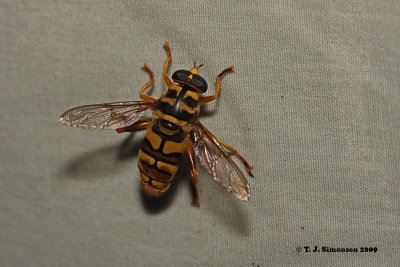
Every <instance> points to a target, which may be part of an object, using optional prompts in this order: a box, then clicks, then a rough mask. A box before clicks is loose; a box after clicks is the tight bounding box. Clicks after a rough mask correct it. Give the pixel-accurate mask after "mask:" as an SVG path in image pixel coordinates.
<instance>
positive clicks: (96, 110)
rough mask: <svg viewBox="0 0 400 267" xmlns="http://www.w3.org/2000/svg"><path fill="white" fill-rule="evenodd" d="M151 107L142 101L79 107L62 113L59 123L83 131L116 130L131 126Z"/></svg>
mask: <svg viewBox="0 0 400 267" xmlns="http://www.w3.org/2000/svg"><path fill="white" fill-rule="evenodd" d="M152 107H153V106H152V104H148V103H146V102H142V101H126V102H114V103H105V104H94V105H86V106H79V107H75V108H72V109H70V110H67V111H66V112H64V113H63V114H62V115H61V117H60V119H59V122H61V123H62V124H65V125H67V126H71V127H79V128H84V129H117V128H121V127H125V126H129V125H132V124H133V123H135V122H136V121H138V120H139V118H140V117H141V116H143V114H144V111H145V110H147V109H150V108H152Z"/></svg>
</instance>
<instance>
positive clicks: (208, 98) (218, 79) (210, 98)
mask: <svg viewBox="0 0 400 267" xmlns="http://www.w3.org/2000/svg"><path fill="white" fill-rule="evenodd" d="M234 71H235V68H234V66H233V65H232V66H230V67H228V68H226V69H224V70H223V71H222V72H221V73H220V74H218V75H217V77H216V78H215V84H216V85H215V95H211V96H202V97H201V98H200V100H199V102H200V104H202V105H204V104H207V103H209V102H211V101H213V100H215V99H217V97H218V94H219V90H220V89H221V78H222V76H224V75H225V74H227V73H229V72H234Z"/></svg>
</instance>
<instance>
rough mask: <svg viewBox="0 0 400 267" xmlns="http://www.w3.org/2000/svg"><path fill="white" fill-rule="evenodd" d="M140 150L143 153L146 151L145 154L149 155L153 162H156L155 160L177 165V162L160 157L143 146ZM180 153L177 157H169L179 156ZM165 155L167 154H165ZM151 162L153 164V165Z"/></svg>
mask: <svg viewBox="0 0 400 267" xmlns="http://www.w3.org/2000/svg"><path fill="white" fill-rule="evenodd" d="M142 150H143V152H144V153H146V154H147V155H149V156H150V157H152V158H153V159H154V160H155V161H156V162H155V163H154V164H157V161H160V162H165V163H167V164H170V165H173V166H178V165H179V162H173V161H169V160H167V159H164V158H160V157H158V156H157V155H155V154H154V153H152V152H151V151H148V150H147V149H146V148H145V147H142ZM181 155H182V154H180V155H179V157H171V158H180V157H181ZM166 157H167V156H166ZM168 157H169V156H168ZM154 164H153V165H154Z"/></svg>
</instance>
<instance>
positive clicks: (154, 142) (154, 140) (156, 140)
mask: <svg viewBox="0 0 400 267" xmlns="http://www.w3.org/2000/svg"><path fill="white" fill-rule="evenodd" d="M146 138H147V139H148V140H149V141H150V143H151V146H152V147H153V148H154V149H155V150H157V149H159V148H160V145H161V141H162V139H161V137H160V136H158V135H157V134H155V133H154V132H153V129H149V130H148V131H147V134H146Z"/></svg>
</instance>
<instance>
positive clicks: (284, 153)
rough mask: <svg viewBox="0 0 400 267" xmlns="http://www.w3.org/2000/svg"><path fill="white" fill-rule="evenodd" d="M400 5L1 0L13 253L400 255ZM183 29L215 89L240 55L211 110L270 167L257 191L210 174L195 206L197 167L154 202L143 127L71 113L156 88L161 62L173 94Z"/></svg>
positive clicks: (95, 259)
mask: <svg viewBox="0 0 400 267" xmlns="http://www.w3.org/2000/svg"><path fill="white" fill-rule="evenodd" d="M399 14H400V2H399V1H389V0H388V1H372V0H348V1H342V0H332V1H318V0H301V1H278V0H272V1H226V0H223V1H190V2H188V1H170V2H169V3H168V2H166V1H153V0H149V1H127V0H116V1H93V0H82V1H72V0H64V1H51V0H36V1H28V0H19V1H11V0H2V1H0V63H1V64H0V121H1V131H0V140H1V144H0V155H1V161H0V210H1V212H0V265H1V266H38V267H39V266H40V267H44V266H60V267H61V266H398V264H399V261H400V256H399V255H400V254H399V252H398V246H399V236H400V231H399V224H400V209H399V205H400V204H399V203H400V193H399V188H400V182H399V181H400V179H399V171H400V164H399V160H400V157H399V155H400V143H399V141H400V138H399V132H400V104H399V103H400V102H399V101H400V89H399V88H400V71H399V70H400V45H399V44H400V35H399V26H400V16H399ZM165 41H169V43H170V45H171V48H172V53H173V63H172V66H171V68H170V73H172V72H173V71H174V70H177V69H188V68H191V67H192V66H193V61H196V62H197V63H203V64H204V66H203V67H202V68H201V74H202V75H203V77H205V78H206V79H207V81H208V83H209V88H210V89H209V91H208V94H212V93H213V90H214V86H213V84H214V79H215V76H216V75H217V74H218V73H219V72H220V71H221V70H223V69H224V68H225V67H227V66H229V65H231V64H234V65H235V67H236V72H235V73H233V74H229V75H227V76H226V77H224V79H223V81H222V89H221V95H220V98H219V100H218V101H217V102H216V103H212V104H210V105H209V106H207V107H206V108H205V110H204V112H203V113H202V115H203V116H202V118H201V121H202V122H203V124H204V125H205V126H206V127H208V128H209V129H210V130H211V131H212V132H213V133H215V134H216V135H217V136H218V137H220V138H221V139H222V140H224V141H225V142H227V143H229V144H231V145H232V146H234V147H235V148H236V149H237V150H238V151H239V152H240V153H242V154H243V155H244V156H245V157H246V158H247V159H248V161H249V162H250V163H252V164H253V165H254V175H255V178H251V177H248V179H249V183H250V186H251V189H252V197H251V200H250V202H248V203H243V202H241V201H240V200H238V199H235V198H234V196H233V195H231V194H229V193H228V192H226V191H225V190H224V189H223V188H221V187H220V186H219V185H218V184H217V183H215V182H214V181H213V180H212V178H211V177H210V175H208V174H207V173H206V172H205V171H204V170H201V171H200V178H199V189H200V201H201V208H199V209H197V208H194V207H192V206H191V204H190V203H191V192H190V186H189V184H188V182H187V179H186V177H187V176H188V175H189V173H188V171H187V169H184V168H183V169H182V171H180V172H179V175H178V177H177V178H176V181H175V183H174V185H173V187H172V189H171V192H169V194H168V195H167V196H166V197H165V198H164V199H160V200H149V199H146V198H145V197H144V196H143V194H142V193H141V190H140V183H139V181H138V171H137V167H136V162H137V151H138V149H139V148H140V145H141V142H142V140H143V136H144V133H143V132H140V133H135V134H132V135H130V134H120V135H118V134H116V133H115V132H113V131H89V130H81V129H73V128H68V127H65V126H62V125H61V124H59V123H57V120H58V117H59V116H60V115H61V113H62V112H63V111H65V110H67V109H68V108H71V107H74V106H78V105H83V104H92V103H102V102H112V101H124V100H135V99H138V92H139V90H140V88H141V86H142V85H143V84H144V83H146V82H147V80H148V76H147V75H146V73H145V72H143V71H142V70H141V67H142V65H143V64H144V63H147V64H149V65H150V66H151V67H152V68H153V70H154V72H155V74H156V86H155V88H154V90H152V92H151V93H152V95H153V96H154V97H158V96H159V95H160V94H161V92H162V90H163V89H164V88H165V85H164V84H163V81H162V77H161V71H162V64H163V62H164V60H165V58H166V53H165V51H164V50H163V49H162V45H163V43H164V42H165ZM304 246H310V248H313V247H314V246H319V248H321V249H322V246H327V247H332V248H358V249H359V251H358V252H355V253H349V252H348V253H344V252H322V251H321V252H315V253H306V252H305V249H304ZM297 247H300V248H302V250H301V251H300V250H299V248H297ZM361 247H376V248H377V252H376V253H374V252H372V253H370V252H368V253H366V252H364V253H363V252H360V248H361Z"/></svg>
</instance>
